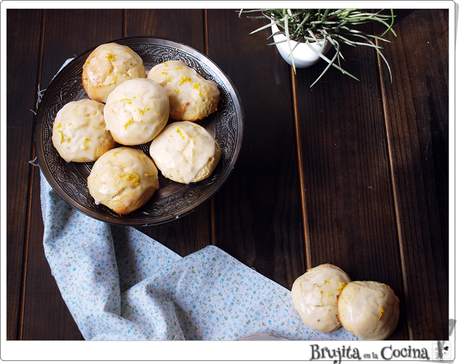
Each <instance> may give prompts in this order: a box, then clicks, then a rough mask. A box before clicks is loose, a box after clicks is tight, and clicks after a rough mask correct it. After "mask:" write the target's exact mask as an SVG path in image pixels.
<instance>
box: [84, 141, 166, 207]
mask: <svg viewBox="0 0 459 364" xmlns="http://www.w3.org/2000/svg"><path fill="white" fill-rule="evenodd" d="M158 188H159V180H158V170H157V168H156V166H155V164H154V163H153V161H152V160H151V158H150V157H148V156H147V155H145V153H144V152H142V151H141V150H138V149H134V148H129V147H119V148H115V149H112V150H110V151H109V152H107V153H105V154H104V155H103V156H101V157H100V158H99V159H98V160H97V161H96V162H95V163H94V166H93V168H92V170H91V173H90V174H89V176H88V189H89V193H90V194H91V196H92V197H93V198H94V200H95V202H96V204H102V205H105V206H107V207H109V208H110V209H112V210H113V211H115V212H116V213H117V214H119V215H127V214H129V213H131V212H132V211H134V210H137V209H138V208H140V207H142V206H143V205H144V204H145V203H147V202H148V200H150V198H151V197H152V196H153V194H154V193H155V191H156V190H157V189H158Z"/></svg>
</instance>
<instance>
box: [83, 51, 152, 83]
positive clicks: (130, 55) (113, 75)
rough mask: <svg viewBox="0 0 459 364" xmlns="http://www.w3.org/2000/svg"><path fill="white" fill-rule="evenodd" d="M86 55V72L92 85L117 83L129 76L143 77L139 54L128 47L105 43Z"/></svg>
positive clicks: (129, 77)
mask: <svg viewBox="0 0 459 364" xmlns="http://www.w3.org/2000/svg"><path fill="white" fill-rule="evenodd" d="M92 55H94V56H95V57H91V55H90V57H88V60H87V63H86V65H85V67H86V74H87V76H88V78H89V82H90V83H91V84H93V85H95V86H96V85H97V86H98V87H100V86H108V85H118V84H120V83H121V82H124V81H126V80H128V79H131V78H138V77H145V76H144V75H142V73H141V72H140V70H141V68H140V69H139V66H140V65H142V64H143V61H142V59H141V58H140V57H139V55H138V54H137V53H135V52H133V51H132V50H131V49H130V48H129V47H127V46H124V45H121V44H116V43H107V44H102V45H100V46H99V47H97V48H96V49H95V50H94V52H93V53H92Z"/></svg>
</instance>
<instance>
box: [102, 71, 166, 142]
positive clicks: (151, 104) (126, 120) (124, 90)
mask: <svg viewBox="0 0 459 364" xmlns="http://www.w3.org/2000/svg"><path fill="white" fill-rule="evenodd" d="M104 115H105V123H106V125H107V130H109V131H110V133H111V134H112V136H113V139H115V141H117V142H118V143H120V144H123V145H139V144H144V143H147V142H149V141H151V140H152V139H153V138H154V137H155V136H156V135H158V134H159V132H160V131H161V130H163V128H164V127H165V126H166V124H167V121H168V120H169V98H168V97H167V95H166V92H165V91H164V89H163V88H162V87H161V86H160V85H159V84H158V83H157V82H155V81H153V80H150V79H148V78H136V79H133V80H129V81H126V82H123V83H122V84H121V85H119V86H117V87H116V88H115V89H114V90H113V91H112V92H111V93H110V95H109V96H108V98H107V103H106V104H105V108H104Z"/></svg>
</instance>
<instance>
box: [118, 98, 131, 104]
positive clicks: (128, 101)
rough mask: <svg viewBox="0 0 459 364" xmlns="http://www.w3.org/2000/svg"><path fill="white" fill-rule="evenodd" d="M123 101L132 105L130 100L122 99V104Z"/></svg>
mask: <svg viewBox="0 0 459 364" xmlns="http://www.w3.org/2000/svg"><path fill="white" fill-rule="evenodd" d="M121 101H126V102H127V103H128V104H130V103H131V100H129V99H128V98H124V99H121V100H120V102H121Z"/></svg>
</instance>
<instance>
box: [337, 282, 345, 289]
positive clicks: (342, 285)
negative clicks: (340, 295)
mask: <svg viewBox="0 0 459 364" xmlns="http://www.w3.org/2000/svg"><path fill="white" fill-rule="evenodd" d="M339 285H340V287H339V288H337V289H335V291H341V290H342V289H343V288H344V286H345V285H346V283H345V282H340V283H339Z"/></svg>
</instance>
